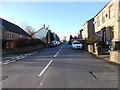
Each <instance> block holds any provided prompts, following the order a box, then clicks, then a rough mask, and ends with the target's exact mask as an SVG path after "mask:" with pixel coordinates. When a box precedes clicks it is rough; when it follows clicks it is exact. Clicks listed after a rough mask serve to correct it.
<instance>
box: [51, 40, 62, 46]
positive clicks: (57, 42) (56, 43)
mask: <svg viewBox="0 0 120 90" xmlns="http://www.w3.org/2000/svg"><path fill="white" fill-rule="evenodd" d="M52 43H55V46H59V45H60V44H61V43H60V41H52Z"/></svg>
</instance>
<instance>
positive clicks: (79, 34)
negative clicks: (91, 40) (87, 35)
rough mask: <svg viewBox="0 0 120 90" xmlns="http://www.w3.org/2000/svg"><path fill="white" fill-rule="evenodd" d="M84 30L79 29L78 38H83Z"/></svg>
mask: <svg viewBox="0 0 120 90" xmlns="http://www.w3.org/2000/svg"><path fill="white" fill-rule="evenodd" d="M82 32H83V29H81V30H79V32H78V36H77V38H78V39H83V37H82Z"/></svg>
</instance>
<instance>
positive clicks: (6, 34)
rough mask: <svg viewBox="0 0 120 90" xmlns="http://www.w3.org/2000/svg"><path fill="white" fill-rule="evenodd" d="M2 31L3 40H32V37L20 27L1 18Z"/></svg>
mask: <svg viewBox="0 0 120 90" xmlns="http://www.w3.org/2000/svg"><path fill="white" fill-rule="evenodd" d="M0 21H1V23H0V24H1V25H0V26H1V29H2V38H3V39H15V38H31V36H30V35H29V34H28V33H26V32H25V31H24V30H23V29H22V28H20V27H19V26H17V25H15V24H13V23H11V22H9V21H7V20H4V19H2V18H0Z"/></svg>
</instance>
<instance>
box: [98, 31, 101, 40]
mask: <svg viewBox="0 0 120 90" xmlns="http://www.w3.org/2000/svg"><path fill="white" fill-rule="evenodd" d="M100 37H101V35H100V32H98V33H97V38H98V40H100Z"/></svg>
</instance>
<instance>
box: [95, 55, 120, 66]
mask: <svg viewBox="0 0 120 90" xmlns="http://www.w3.org/2000/svg"><path fill="white" fill-rule="evenodd" d="M95 56H96V57H97V58H99V59H101V60H104V61H105V62H108V63H110V64H112V65H115V66H116V65H117V66H119V64H117V63H115V62H112V61H110V54H106V55H95Z"/></svg>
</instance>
